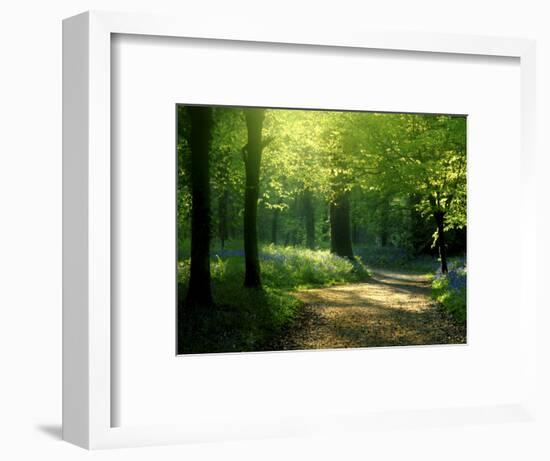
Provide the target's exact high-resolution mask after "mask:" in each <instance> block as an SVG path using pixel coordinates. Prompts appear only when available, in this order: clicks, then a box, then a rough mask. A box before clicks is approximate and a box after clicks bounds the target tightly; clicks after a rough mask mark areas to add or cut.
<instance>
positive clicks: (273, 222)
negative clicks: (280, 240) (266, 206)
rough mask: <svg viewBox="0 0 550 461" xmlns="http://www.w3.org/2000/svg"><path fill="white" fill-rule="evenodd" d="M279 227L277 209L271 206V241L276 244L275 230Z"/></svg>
mask: <svg viewBox="0 0 550 461" xmlns="http://www.w3.org/2000/svg"><path fill="white" fill-rule="evenodd" d="M278 227H279V209H278V208H273V215H272V217H271V243H273V245H277V231H278Z"/></svg>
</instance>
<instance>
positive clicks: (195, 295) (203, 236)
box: [185, 106, 212, 310]
mask: <svg viewBox="0 0 550 461" xmlns="http://www.w3.org/2000/svg"><path fill="white" fill-rule="evenodd" d="M187 110H188V111H189V112H188V114H189V121H190V134H189V147H190V150H191V161H190V181H191V266H190V275H189V288H188V290H187V298H186V301H185V305H186V309H188V310H195V309H198V308H200V309H204V308H208V307H209V306H211V305H212V291H211V287H210V184H209V179H210V178H209V165H208V155H209V149H210V133H211V125H212V110H211V108H209V107H198V106H197V107H189V108H188V109H187Z"/></svg>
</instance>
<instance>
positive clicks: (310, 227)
mask: <svg viewBox="0 0 550 461" xmlns="http://www.w3.org/2000/svg"><path fill="white" fill-rule="evenodd" d="M302 199H303V211H304V220H305V225H306V247H308V248H311V249H313V248H315V208H314V206H313V194H312V193H311V191H310V190H309V189H306V190H304V193H303V196H302Z"/></svg>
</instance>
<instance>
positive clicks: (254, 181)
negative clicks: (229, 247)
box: [243, 109, 265, 288]
mask: <svg viewBox="0 0 550 461" xmlns="http://www.w3.org/2000/svg"><path fill="white" fill-rule="evenodd" d="M244 113H245V118H246V127H247V129H248V143H247V144H246V146H245V147H244V148H243V157H244V163H245V172H246V188H245V193H244V227H243V230H244V255H245V275H244V286H245V287H249V288H261V286H262V283H261V278H260V260H259V256H258V228H257V223H256V221H257V217H258V197H259V192H260V190H259V189H260V163H261V159H262V149H263V145H262V128H263V123H264V117H265V110H264V109H245V110H244Z"/></svg>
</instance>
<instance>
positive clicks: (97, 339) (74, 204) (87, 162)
mask: <svg viewBox="0 0 550 461" xmlns="http://www.w3.org/2000/svg"><path fill="white" fill-rule="evenodd" d="M113 34H131V35H140V36H161V37H185V38H199V39H213V40H228V41H249V42H255V43H258V42H260V43H285V44H300V45H306V46H312V47H318V46H321V47H335V49H338V48H340V47H345V48H367V49H378V50H392V51H407V52H429V53H442V54H462V55H481V56H497V57H498V56H502V57H512V58H518V59H519V60H520V72H521V114H520V117H521V185H520V188H521V219H522V222H524V223H525V225H524V226H523V227H522V233H521V248H522V261H521V309H522V315H523V319H524V324H523V328H525V329H526V330H527V331H529V332H534V331H535V329H536V328H535V327H536V325H535V311H536V300H535V290H534V289H533V286H534V285H533V284H534V281H535V279H536V277H535V273H534V271H535V266H536V264H535V263H534V261H535V260H534V258H535V253H536V240H535V235H534V233H535V214H536V209H535V203H536V200H535V198H536V197H535V195H536V194H535V191H534V180H533V177H534V171H535V151H534V146H535V139H534V138H535V134H534V126H535V123H534V113H535V111H534V107H535V44H534V42H533V41H531V40H527V39H513V38H493V37H479V36H476V37H473V36H460V35H442V34H438V35H435V34H434V35H432V34H422V33H412V32H381V31H349V32H348V33H347V34H342V33H341V32H338V33H334V34H333V33H331V32H330V31H326V32H323V33H322V34H318V33H315V34H312V33H310V31H308V30H307V28H303V29H301V30H285V31H282V30H280V29H279V28H278V27H275V26H273V27H267V28H266V27H263V28H262V29H261V30H258V29H254V28H252V27H251V28H250V30H232V29H231V25H230V24H228V26H227V29H226V30H223V31H221V30H211V29H210V28H209V26H208V25H207V24H198V23H194V24H186V23H184V22H181V21H179V20H177V19H174V18H163V17H155V16H147V15H138V14H126V13H124V14H123V13H103V12H88V13H83V14H81V15H78V16H75V17H72V18H68V19H66V20H65V21H64V23H63V438H64V439H65V440H67V441H69V442H71V443H74V444H76V445H79V446H82V447H85V448H114V447H125V446H138V445H158V444H172V443H185V442H190V441H198V440H222V439H238V438H245V439H246V438H255V437H266V436H274V435H279V434H280V435H285V434H298V435H299V434H307V433H311V432H330V431H332V430H338V428H340V429H344V430H346V429H349V428H355V429H359V430H368V429H369V427H372V426H373V425H375V424H377V422H378V421H380V419H384V418H387V420H388V421H389V420H391V418H392V416H391V415H393V416H394V417H396V418H397V419H399V425H400V426H401V427H403V425H405V426H407V425H410V426H414V425H422V424H432V423H433V421H434V420H441V419H442V418H443V419H445V420H446V421H449V420H460V421H461V423H466V424H467V423H468V422H476V421H480V420H483V421H494V422H498V421H507V420H513V421H515V420H522V419H525V418H530V417H532V414H533V409H534V408H535V407H536V400H535V399H536V397H535V394H534V393H528V394H526V395H524V398H523V399H522V401H521V403H517V404H514V405H509V406H499V407H498V408H497V407H495V408H493V409H491V408H489V407H487V408H485V407H473V408H463V409H442V410H437V409H432V408H427V409H425V410H426V411H424V412H416V413H415V412H410V411H409V412H406V411H405V412H403V413H399V416H398V417H397V416H396V415H398V413H396V412H395V410H391V411H390V410H388V411H387V412H385V414H384V415H381V414H380V413H378V414H376V415H364V414H363V415H361V414H355V415H347V416H342V417H339V418H333V417H331V416H330V415H327V418H326V419H322V420H319V421H318V424H310V423H303V422H302V423H300V422H299V421H295V420H292V421H285V422H283V421H280V422H278V423H270V424H265V425H261V424H260V425H256V424H253V423H252V424H248V425H247V424H244V425H239V426H236V427H234V428H230V427H229V426H223V425H220V426H217V427H213V428H212V430H211V431H210V432H202V433H197V432H190V430H189V426H188V425H187V426H185V425H182V426H177V425H143V426H128V427H125V426H122V427H111V421H112V410H111V398H112V395H113V392H114V389H113V386H112V375H113V374H116V370H117V367H118V365H119V364H117V363H116V361H113V357H112V354H111V309H110V306H111V283H112V278H111V250H112V248H111V206H110V203H111V181H112V178H111V154H110V153H111V133H110V130H111V125H110V123H111V93H110V85H111V40H112V35H113ZM530 224H531V225H530ZM527 336H530V337H531V340H530V341H527V342H526V343H525V344H522V348H523V350H524V351H525V352H524V353H525V357H526V360H527V363H526V370H527V372H526V379H527V380H528V381H529V383H528V384H529V385H531V386H532V387H533V388H534V386H535V384H536V381H535V379H536V378H535V372H534V370H535V363H534V359H532V358H533V357H534V356H535V350H536V343H535V337H534V335H527ZM528 387H529V386H528ZM404 415H406V416H404ZM404 420H405V422H403V421H404ZM392 424H393V423H391V422H390V423H388V426H390V427H391V426H392Z"/></svg>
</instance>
